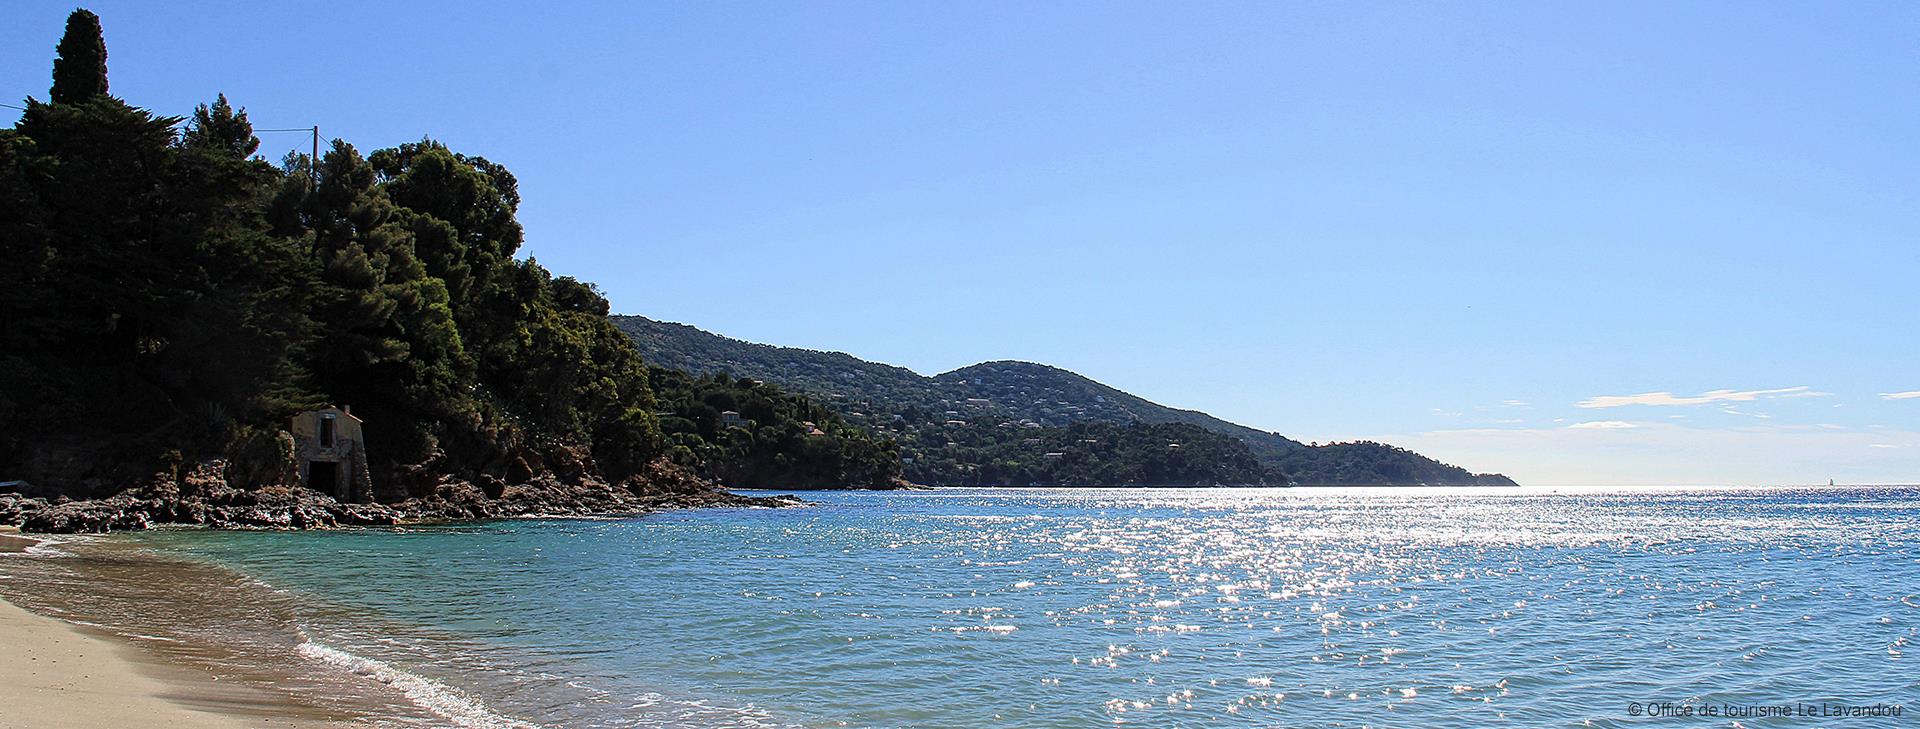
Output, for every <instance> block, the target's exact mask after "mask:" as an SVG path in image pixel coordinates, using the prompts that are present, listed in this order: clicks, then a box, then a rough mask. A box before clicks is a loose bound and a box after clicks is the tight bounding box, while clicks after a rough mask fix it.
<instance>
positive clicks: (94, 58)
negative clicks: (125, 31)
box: [50, 9, 107, 104]
mask: <svg viewBox="0 0 1920 729" xmlns="http://www.w3.org/2000/svg"><path fill="white" fill-rule="evenodd" d="M56 52H57V53H59V56H58V57H56V58H54V59H53V90H52V91H51V92H50V93H51V94H52V96H53V103H56V104H76V103H79V102H82V101H86V100H87V99H91V98H93V97H95V96H99V95H101V94H105V93H107V41H106V37H105V36H104V35H103V34H102V33H101V32H100V16H98V15H94V14H93V13H92V12H89V11H87V10H84V9H79V10H74V11H73V14H72V15H68V16H67V33H66V35H63V36H60V45H59V47H58V48H57V49H56Z"/></svg>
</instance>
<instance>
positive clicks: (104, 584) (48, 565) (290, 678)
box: [0, 528, 415, 729]
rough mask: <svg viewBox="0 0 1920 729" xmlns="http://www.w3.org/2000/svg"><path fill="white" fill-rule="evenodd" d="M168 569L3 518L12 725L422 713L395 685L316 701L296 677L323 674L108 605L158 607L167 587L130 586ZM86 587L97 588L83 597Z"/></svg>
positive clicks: (1, 558)
mask: <svg viewBox="0 0 1920 729" xmlns="http://www.w3.org/2000/svg"><path fill="white" fill-rule="evenodd" d="M36 547H38V549H36ZM43 550H44V551H43ZM88 564H91V565H92V567H91V568H89V567H88V566H85V565H88ZM103 565H105V566H103ZM135 565H142V566H144V569H142V567H136V566H135ZM130 567H131V568H132V569H131V570H130V569H129V568H130ZM114 569H117V570H119V572H118V573H117V574H113V573H109V572H108V571H107V570H114ZM165 569H167V566H166V565H165V564H164V563H161V562H157V561H156V562H152V563H148V562H147V561H146V560H144V559H140V558H138V557H135V558H129V557H128V556H127V555H125V554H121V553H119V550H118V549H116V548H115V547H113V546H109V545H104V544H101V545H95V544H87V543H70V542H61V541H43V540H39V539H34V538H32V537H28V536H22V535H20V533H19V532H18V531H17V530H16V529H11V528H4V529H0V729H15V728H21V729H24V728H27V727H32V728H33V729H41V728H43V727H48V728H53V729H62V728H65V727H74V728H75V729H79V728H82V727H120V726H183V727H209V728H210V729H229V728H231V729H242V728H261V729H333V728H337V727H349V726H366V725H367V723H366V721H367V720H369V719H402V718H403V717H414V715H415V714H414V712H411V711H406V710H404V709H402V707H400V706H398V705H397V702H392V701H387V700H383V699H384V697H371V696H366V695H351V694H358V693H360V692H348V695H340V696H338V697H335V700H326V701H314V700H313V697H309V696H304V695H297V694H296V693H295V691H293V690H291V689H290V688H289V687H291V686H294V685H300V684H307V683H311V682H312V680H313V677H312V676H305V675H301V674H300V673H298V672H288V671H287V670H286V668H287V667H286V666H272V665H267V664H264V663H262V662H260V661H257V660H250V659H252V658H254V656H249V655H246V654H245V653H244V652H242V651H236V650H234V646H231V645H224V644H222V641H212V640H199V639H195V638H193V637H191V636H187V635H182V634H178V633H171V634H170V633H168V632H166V631H149V630H147V628H149V627H152V626H144V625H139V624H137V623H135V624H128V623H127V622H126V620H125V617H124V616H123V615H109V614H105V613H103V612H102V611H101V610H100V608H99V605H100V604H101V603H102V602H103V601H104V602H113V603H118V604H120V605H122V606H124V607H126V608H131V609H132V610H133V611H140V610H142V609H143V608H152V607H155V602H154V601H155V600H156V599H161V598H159V596H158V595H157V594H152V593H149V594H144V595H132V594H127V592H126V590H125V589H124V588H125V587H126V584H125V580H127V578H128V577H129V576H132V575H136V574H145V575H150V576H152V577H154V578H157V579H154V580H153V581H154V582H156V583H166V582H169V581H170V580H169V578H170V577H172V576H174V575H171V574H169V573H167V572H165V571H163V570H165ZM149 570H151V571H149ZM76 588H78V589H81V590H83V591H84V592H85V593H88V594H85V595H82V596H80V597H82V598H83V599H80V600H76V599H75V597H76V595H74V594H73V592H74V590H75V589H76ZM157 589H158V590H159V591H160V592H164V591H165V590H166V589H167V588H164V587H161V588H157ZM187 589H192V588H187ZM96 621H98V622H96ZM149 632H152V633H154V634H149ZM350 678H355V679H357V678H359V677H357V676H352V677H350ZM376 687H377V688H376ZM364 688H365V689H370V690H378V689H384V688H386V687H384V686H378V685H377V684H375V685H374V686H366V687H364ZM369 699H371V700H369ZM402 725H411V724H402Z"/></svg>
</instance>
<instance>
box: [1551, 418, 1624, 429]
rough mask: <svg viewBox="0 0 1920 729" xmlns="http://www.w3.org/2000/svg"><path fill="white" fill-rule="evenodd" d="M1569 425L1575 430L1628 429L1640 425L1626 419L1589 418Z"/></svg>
mask: <svg viewBox="0 0 1920 729" xmlns="http://www.w3.org/2000/svg"><path fill="white" fill-rule="evenodd" d="M1567 427H1569V428H1573V429H1575V430H1626V429H1628V428H1638V427H1640V426H1638V425H1635V424H1633V423H1629V422H1627V421H1625V420H1589V421H1587V422H1584V423H1574V424H1572V425H1569V426H1567Z"/></svg>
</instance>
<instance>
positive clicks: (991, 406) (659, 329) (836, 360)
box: [609, 315, 1513, 485]
mask: <svg viewBox="0 0 1920 729" xmlns="http://www.w3.org/2000/svg"><path fill="white" fill-rule="evenodd" d="M609 319H610V320H611V321H613V323H614V325H615V326H616V327H618V328H619V329H620V330H621V331H623V332H626V333H627V335H628V336H629V337H630V338H632V339H633V340H634V343H635V345H636V346H637V347H638V348H639V349H640V353H641V356H642V357H644V358H646V359H647V360H648V361H649V362H651V363H653V364H655V365H659V366H665V367H671V368H674V369H680V370H685V371H688V372H695V373H700V374H716V373H724V374H727V375H729V376H732V377H742V378H751V379H758V380H765V381H768V382H772V383H774V384H777V385H780V386H782V387H785V388H788V389H791V390H793V391H796V392H800V393H804V394H807V395H809V396H812V397H815V398H818V399H820V400H821V401H822V402H823V403H825V404H827V405H828V406H829V407H831V408H832V409H834V410H835V411H836V412H838V413H840V415H841V416H842V417H844V418H845V419H846V420H847V421H848V422H850V423H854V424H857V425H863V426H865V427H868V428H871V429H874V430H876V431H890V432H892V433H893V434H894V435H895V436H896V437H898V438H901V439H902V440H904V441H907V444H908V447H907V448H905V449H903V453H905V454H908V458H909V466H910V467H909V471H910V475H911V472H912V471H913V470H914V468H913V465H914V464H913V461H912V458H913V455H912V454H914V453H916V452H920V451H926V455H928V456H933V455H936V454H935V453H934V451H938V450H939V449H940V448H941V447H942V446H945V447H949V448H951V447H954V446H956V444H963V445H977V446H978V447H980V448H982V449H984V450H980V451H974V452H971V453H970V457H971V458H974V459H979V460H986V459H989V458H991V459H1005V458H1008V457H1017V456H1018V455H1019V454H1018V453H1017V452H1015V451H1016V450H1017V449H1013V448H1011V445H1010V442H1008V443H998V444H983V443H978V442H977V439H970V438H968V437H962V436H961V435H958V433H961V432H962V431H967V430H968V429H972V431H973V432H976V433H977V431H978V428H977V427H976V426H979V427H999V428H1007V427H1012V428H1015V429H1041V430H1046V429H1057V428H1064V427H1068V426H1071V425H1074V424H1077V423H1106V424H1115V425H1127V424H1135V423H1137V424H1142V425H1150V426H1151V425H1185V426H1193V427H1196V428H1199V429H1203V430H1205V431H1207V432H1209V433H1214V434H1219V435H1224V436H1228V437H1230V438H1232V439H1234V440H1236V441H1238V442H1240V443H1242V444H1244V445H1245V447H1246V448H1247V450H1248V451H1250V452H1251V453H1252V454H1253V456H1254V457H1255V458H1257V459H1258V461H1259V462H1261V463H1263V464H1267V465H1268V466H1270V467H1275V468H1277V469H1279V471H1281V472H1284V474H1285V477H1286V478H1287V479H1288V481H1290V482H1295V483H1313V484H1329V485H1513V481H1512V480H1511V479H1508V478H1506V477H1505V476H1501V475H1498V474H1477V473H1472V472H1469V471H1467V470H1465V469H1462V468H1458V467H1455V466H1450V465H1447V464H1443V463H1439V462H1437V461H1434V460H1432V459H1430V458H1427V457H1425V456H1421V455H1419V454H1417V453H1414V452H1412V451H1408V450H1405V449H1402V448H1396V447H1393V446H1390V445H1386V444H1380V443H1371V442H1364V441H1363V442H1355V443H1338V444H1328V445H1324V446H1309V445H1306V444H1304V443H1301V442H1299V441H1297V440H1294V439H1292V438H1288V437H1286V436H1284V435H1281V434H1279V433H1273V432H1268V431H1263V430H1259V429H1257V428H1252V427H1248V426H1245V425H1241V424H1238V423H1233V422H1230V421H1227V420H1222V419H1220V418H1217V417H1214V416H1212V415H1209V414H1207V413H1205V412H1201V411H1198V410H1188V409H1182V408H1175V407H1171V406H1167V405H1162V404H1160V403H1156V402H1153V401H1151V400H1147V399H1146V398H1142V397H1140V396H1138V395H1134V394H1132V393H1128V392H1126V391H1123V390H1120V389H1118V388H1115V387H1112V386H1111V385H1106V384H1104V383H1101V382H1099V381H1097V380H1094V379H1092V378H1089V377H1087V376H1085V375H1081V374H1079V373H1076V372H1073V371H1071V370H1066V369H1063V368H1060V367H1055V366H1053V365H1048V364H1043V363H1037V362H1024V361H1019V360H993V361H987V362H980V363H976V364H972V365H967V366H965V367H959V368H955V369H953V370H949V371H946V372H942V373H939V374H936V375H931V376H928V375H922V374H920V373H917V372H914V371H913V370H910V369H907V368H905V367H900V366H897V365H890V364H886V363H882V362H873V361H870V360H865V359H861V358H859V357H856V356H854V355H851V354H848V353H845V352H835V351H829V350H818V349H808V348H802V347H782V346H778V345H772V344H765V343H759V342H749V341H746V340H741V339H735V338H732V337H727V336H725V335H721V334H715V333H713V332H708V331H705V330H702V329H700V328H698V327H694V326H692V325H688V324H682V323H677V322H664V321H659V320H654V319H649V318H647V317H644V316H635V315H613V316H610V317H609ZM1010 438H1011V436H1007V437H1005V438H1001V439H1000V440H1002V441H1008V440H1009V439H1010ZM1019 440H1022V441H1024V442H1029V443H1031V442H1035V441H1045V440H1046V439H1045V438H1023V439H1019ZM916 442H917V443H919V444H920V447H917V448H916V447H915V443H916ZM1168 445H1169V447H1177V445H1176V444H1171V443H1170V444H1168ZM1189 445H1190V446H1192V445H1195V444H1189ZM1010 453H1011V454H1012V455H1011V456H1010V455H1009V454H1010ZM1040 455H1042V456H1046V455H1048V454H1040ZM1052 456H1053V457H1055V458H1061V457H1066V456H1064V455H1062V454H1059V453H1054V454H1052ZM996 465H1006V464H990V463H979V462H968V461H967V458H966V457H961V458H960V459H959V461H958V462H954V463H951V464H950V468H958V469H960V471H962V472H966V473H980V472H981V471H980V469H981V468H983V467H985V468H986V472H998V471H995V470H994V466H996ZM1006 472H1007V473H1015V474H1028V473H1029V472H1030V470H1021V469H1018V468H1015V469H1012V470H1010V471H1006ZM937 473H939V474H942V475H945V474H946V472H945V471H939V472H937ZM922 475H923V476H924V475H928V472H927V471H926V470H925V468H922Z"/></svg>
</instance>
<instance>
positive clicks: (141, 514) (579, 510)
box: [0, 440, 801, 533]
mask: <svg viewBox="0 0 1920 729" xmlns="http://www.w3.org/2000/svg"><path fill="white" fill-rule="evenodd" d="M261 442H265V441H264V440H262V441H261ZM278 448H279V446H278V445H274V446H273V448H272V449H270V450H272V451H273V452H278ZM254 455H255V456H257V455H258V454H254ZM528 455H530V456H531V457H519V458H516V459H515V462H514V463H513V464H511V465H510V468H509V470H510V471H521V470H523V469H524V470H525V471H526V472H527V474H528V478H526V479H524V480H522V481H518V482H509V481H507V480H503V479H501V478H499V477H496V476H492V475H487V474H481V475H475V476H474V477H473V479H472V480H468V479H466V478H462V477H459V476H455V475H452V474H449V473H447V465H448V464H447V463H446V459H445V455H444V454H442V453H439V452H437V451H436V452H435V453H434V455H433V456H432V457H430V458H429V459H428V460H427V461H424V462H422V463H419V464H414V465H411V466H402V467H400V468H398V469H396V472H395V474H394V475H395V478H394V481H395V483H393V484H390V485H388V486H386V487H385V488H386V489H387V490H386V491H384V492H383V493H384V494H386V495H388V496H390V497H391V496H395V495H399V494H404V496H401V497H400V498H399V499H398V500H397V502H395V503H384V504H383V503H341V502H340V501H337V500H335V499H334V498H333V497H332V496H330V495H328V494H324V493H321V492H318V491H314V490H312V489H308V488H306V487H305V486H302V485H299V484H298V483H297V482H295V483H284V482H281V481H282V479H281V477H280V476H275V475H273V474H274V473H279V472H280V469H281V466H282V465H284V464H281V463H280V462H279V460H278V456H273V457H271V458H267V459H265V462H266V464H267V465H266V466H259V465H258V463H255V465H243V464H241V463H239V462H238V461H233V462H230V461H226V460H220V459H214V460H208V461H204V462H201V463H194V464H184V463H183V464H179V465H177V466H170V467H169V468H167V469H165V470H162V471H160V472H157V473H154V474H152V475H150V476H148V477H147V478H145V479H142V480H140V481H139V482H138V485H136V486H134V487H133V488H128V489H125V490H123V491H121V492H119V493H117V494H114V495H113V496H110V497H107V498H103V499H95V500H90V501H73V502H70V503H69V502H64V501H63V500H59V499H56V500H54V501H51V502H49V501H47V500H43V499H35V498H28V497H24V496H21V495H18V494H0V524H5V523H18V524H19V525H20V527H21V529H22V530H23V531H32V532H49V533H73V532H88V533H104V532H109V531H116V530H122V531H124V530H134V529H146V528H148V527H150V526H154V525H161V524H181V525H199V526H206V527H212V528H217V529H327V528H335V527H350V526H390V525H394V524H398V523H401V522H402V521H469V520H477V519H497V518H505V517H516V516H622V515H630V514H640V513H646V512H650V511H656V510H659V509H666V508H688V507H698V506H765V507H774V506H792V505H795V504H798V503H801V502H800V501H799V500H797V499H793V498H791V497H748V496H739V495H736V494H732V493H728V492H727V491H725V490H723V489H721V488H720V487H718V486H716V485H715V484H714V483H713V482H711V481H708V480H706V479H704V478H701V477H700V476H698V475H696V474H694V473H693V472H691V471H689V470H687V469H685V468H683V467H681V466H677V465H675V464H673V463H671V462H669V461H667V460H665V459H659V460H656V461H653V462H651V463H648V464H645V465H644V466H643V467H642V468H641V469H640V472H639V473H637V474H634V475H633V476H631V477H628V478H627V479H626V480H624V481H622V482H620V483H618V484H612V483H608V482H607V481H606V480H605V479H603V478H602V477H601V476H600V474H599V469H598V468H597V467H596V466H595V464H594V463H593V461H592V459H591V458H590V457H588V456H587V455H586V451H585V449H580V448H560V447H556V448H554V449H552V450H551V451H550V452H548V453H547V454H545V455H544V456H542V455H540V454H533V453H531V452H529V453H528ZM252 457H254V456H249V458H252ZM176 473H177V474H179V475H178V476H176V475H174V474H176ZM282 475H284V474H282Z"/></svg>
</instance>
